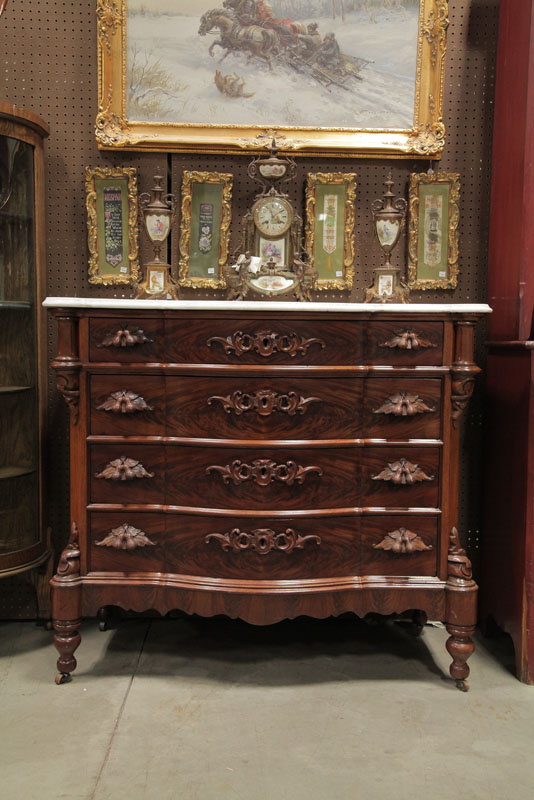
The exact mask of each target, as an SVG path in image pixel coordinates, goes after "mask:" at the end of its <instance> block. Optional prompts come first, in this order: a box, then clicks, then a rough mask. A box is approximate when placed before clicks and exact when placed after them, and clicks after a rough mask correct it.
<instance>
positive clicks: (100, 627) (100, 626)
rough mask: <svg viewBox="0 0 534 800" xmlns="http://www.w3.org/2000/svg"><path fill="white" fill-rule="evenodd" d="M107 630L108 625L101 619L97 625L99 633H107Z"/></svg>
mask: <svg viewBox="0 0 534 800" xmlns="http://www.w3.org/2000/svg"><path fill="white" fill-rule="evenodd" d="M107 629H108V624H107V622H106V620H105V619H101V620H100V622H99V623H98V630H99V631H107Z"/></svg>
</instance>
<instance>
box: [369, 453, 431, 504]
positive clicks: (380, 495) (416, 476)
mask: <svg viewBox="0 0 534 800" xmlns="http://www.w3.org/2000/svg"><path fill="white" fill-rule="evenodd" d="M440 459H441V449H440V448H438V447H366V448H364V450H363V454H362V465H361V479H362V481H361V502H362V505H364V506H375V507H384V508H386V507H389V508H417V507H423V508H438V507H439V505H440V502H439V492H440Z"/></svg>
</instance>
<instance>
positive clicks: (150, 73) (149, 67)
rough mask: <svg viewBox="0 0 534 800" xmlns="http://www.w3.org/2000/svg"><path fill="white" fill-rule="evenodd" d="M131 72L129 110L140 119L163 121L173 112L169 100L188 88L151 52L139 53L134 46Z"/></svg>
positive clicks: (134, 116)
mask: <svg viewBox="0 0 534 800" xmlns="http://www.w3.org/2000/svg"><path fill="white" fill-rule="evenodd" d="M129 61H130V64H129V70H128V107H129V113H130V116H132V117H133V118H137V119H139V118H140V117H142V118H143V119H161V118H162V117H164V116H165V115H167V114H168V113H169V112H170V108H169V106H168V102H167V101H168V100H170V99H175V98H176V96H177V93H178V92H180V91H183V90H184V89H186V88H188V87H187V86H185V85H183V86H182V85H179V84H178V83H177V82H176V81H175V80H174V79H173V77H172V75H171V74H170V73H169V72H168V70H166V69H164V67H162V66H161V61H160V60H159V59H156V58H155V57H154V55H153V53H152V52H147V51H146V50H145V51H144V52H143V53H140V52H139V50H138V49H137V45H135V44H134V46H133V47H132V49H131V51H130V59H129Z"/></svg>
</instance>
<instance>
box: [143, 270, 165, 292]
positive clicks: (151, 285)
mask: <svg viewBox="0 0 534 800" xmlns="http://www.w3.org/2000/svg"><path fill="white" fill-rule="evenodd" d="M146 273H147V275H146V283H147V289H146V291H147V293H148V294H161V293H162V292H164V291H165V288H166V287H165V277H166V270H165V269H164V268H162V267H154V266H150V265H149V266H147V268H146Z"/></svg>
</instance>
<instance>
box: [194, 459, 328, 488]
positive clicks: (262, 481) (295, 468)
mask: <svg viewBox="0 0 534 800" xmlns="http://www.w3.org/2000/svg"><path fill="white" fill-rule="evenodd" d="M212 471H213V472H220V474H221V476H222V479H223V482H224V483H229V482H230V480H232V481H233V482H234V485H235V486H238V485H239V484H240V483H245V482H246V481H250V480H253V481H254V483H256V484H257V485H258V486H268V485H269V484H270V483H273V481H280V482H281V483H285V484H286V485H287V486H293V484H294V483H303V482H304V479H305V477H306V475H308V474H309V473H310V472H317V473H318V476H319V477H321V476H322V474H323V471H322V469H321V468H320V467H303V466H301V465H300V464H297V463H296V462H295V461H287V462H286V463H285V464H277V463H276V461H271V460H270V459H268V458H257V459H256V460H255V461H253V462H252V464H244V463H243V462H242V461H239V460H238V459H236V460H235V461H232V463H231V464H227V465H226V466H225V467H219V466H216V465H212V466H211V467H207V468H206V474H207V475H209V474H210V472H212Z"/></svg>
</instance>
